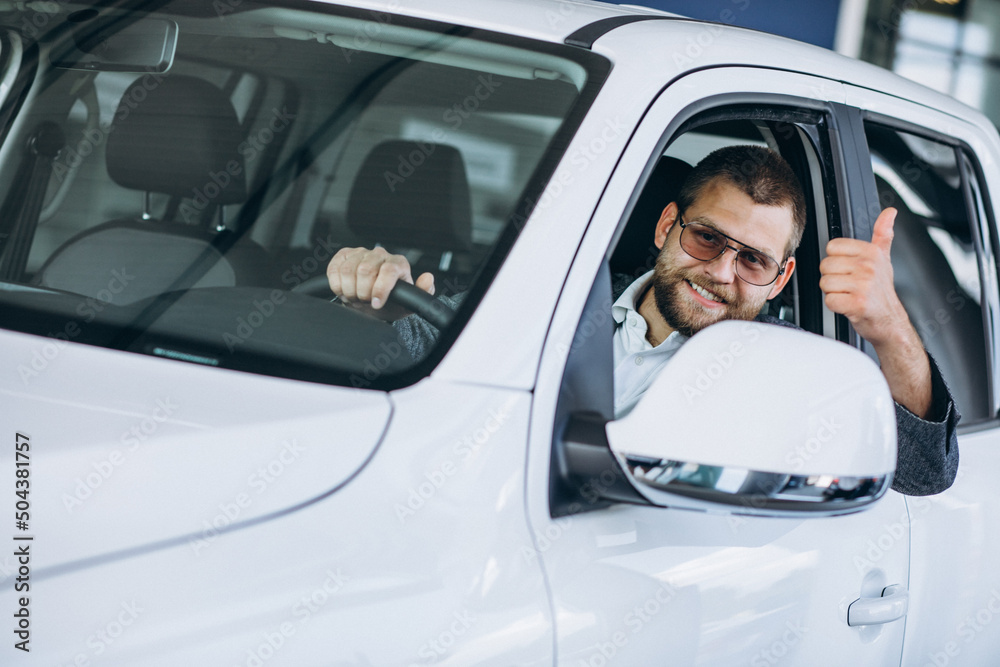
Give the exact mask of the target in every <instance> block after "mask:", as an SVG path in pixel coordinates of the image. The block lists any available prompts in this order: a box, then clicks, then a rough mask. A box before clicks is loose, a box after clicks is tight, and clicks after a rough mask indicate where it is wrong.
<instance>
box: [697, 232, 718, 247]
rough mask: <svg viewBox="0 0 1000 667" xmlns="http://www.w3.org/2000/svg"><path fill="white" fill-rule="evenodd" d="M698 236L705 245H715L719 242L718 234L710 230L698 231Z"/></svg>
mask: <svg viewBox="0 0 1000 667" xmlns="http://www.w3.org/2000/svg"><path fill="white" fill-rule="evenodd" d="M698 236H699V237H701V240H702V242H703V243H705V244H707V245H715V244H716V243H718V242H719V236H718V235H717V234H713V233H712V232H699V233H698Z"/></svg>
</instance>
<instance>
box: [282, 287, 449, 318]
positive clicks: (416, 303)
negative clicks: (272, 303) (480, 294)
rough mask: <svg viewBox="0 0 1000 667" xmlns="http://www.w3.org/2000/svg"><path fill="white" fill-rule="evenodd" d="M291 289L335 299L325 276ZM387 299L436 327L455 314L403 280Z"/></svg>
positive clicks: (440, 302) (331, 299)
mask: <svg viewBox="0 0 1000 667" xmlns="http://www.w3.org/2000/svg"><path fill="white" fill-rule="evenodd" d="M291 291H292V292H297V293H299V294H305V295H306V296H314V297H318V298H330V301H334V300H335V299H336V297H333V296H332V295H333V293H332V292H331V291H330V282H329V280H327V277H326V276H313V277H312V278H307V279H306V280H304V281H303V282H301V283H299V284H298V285H296V286H295V287H293V288H292V289H291ZM389 301H390V302H391V303H395V304H396V305H397V306H400V307H402V308H404V309H406V310H408V311H409V312H411V313H415V314H417V315H419V316H420V317H422V318H424V319H425V320H427V321H428V322H430V323H431V324H433V325H434V326H435V327H437V328H438V329H443V328H445V327H446V326H448V324H449V323H450V322H451V318H452V317H453V316H454V315H455V311H454V310H452V309H451V308H450V307H449V306H448V305H447V304H445V303H444V302H443V301H439V300H437V299H435V298H434V297H433V296H431V295H430V294H428V293H427V292H425V291H423V290H422V289H420V288H419V287H415V286H414V285H411V284H410V283H405V282H403V281H399V282H397V283H396V285H395V287H393V288H392V291H391V292H389Z"/></svg>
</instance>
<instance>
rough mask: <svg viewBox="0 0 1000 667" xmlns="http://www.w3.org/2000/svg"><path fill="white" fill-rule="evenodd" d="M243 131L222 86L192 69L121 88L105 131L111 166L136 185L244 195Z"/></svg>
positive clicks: (231, 200) (119, 179) (223, 197)
mask: <svg viewBox="0 0 1000 667" xmlns="http://www.w3.org/2000/svg"><path fill="white" fill-rule="evenodd" d="M242 140H243V132H242V130H241V128H240V122H239V119H238V118H237V117H236V110H235V109H233V105H232V103H231V102H230V101H229V99H228V98H227V97H226V95H225V93H223V92H222V91H221V90H220V89H219V88H217V87H215V86H214V85H212V84H210V83H208V82H207V81H204V80H202V79H197V78H194V77H190V76H183V75H172V76H168V77H164V78H162V79H160V80H159V81H156V80H155V79H151V77H148V76H147V77H142V78H140V79H137V80H136V81H135V82H134V83H132V85H130V86H129V87H128V89H127V90H126V91H125V94H124V95H122V99H121V102H120V103H119V105H118V110H117V111H116V112H115V120H114V127H113V131H112V132H111V134H110V135H108V144H107V163H108V174H109V175H110V176H111V178H112V179H113V180H114V181H115V182H116V183H118V184H119V185H121V186H123V187H126V188H130V189H132V190H143V191H146V192H161V193H165V194H169V195H172V196H180V197H197V196H198V193H201V196H202V197H204V198H207V199H208V200H209V202H210V203H211V204H215V205H224V204H236V203H239V202H242V201H244V200H245V199H246V197H247V191H246V173H245V171H246V170H245V165H244V162H243V156H242V154H241V153H240V151H239V148H238V147H239V145H240V142H241V141H242Z"/></svg>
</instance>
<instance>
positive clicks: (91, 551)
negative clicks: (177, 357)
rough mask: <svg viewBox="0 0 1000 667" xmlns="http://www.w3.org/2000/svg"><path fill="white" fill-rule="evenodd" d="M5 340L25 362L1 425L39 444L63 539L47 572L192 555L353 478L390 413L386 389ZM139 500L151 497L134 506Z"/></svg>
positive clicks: (46, 523)
mask: <svg viewBox="0 0 1000 667" xmlns="http://www.w3.org/2000/svg"><path fill="white" fill-rule="evenodd" d="M0 338H2V340H3V342H2V345H3V347H4V349H5V350H6V351H7V353H9V354H14V355H17V356H18V357H20V358H22V359H26V360H30V361H28V362H27V363H26V364H21V365H19V366H18V367H17V368H16V369H14V372H13V373H9V374H7V375H5V376H4V383H3V386H2V387H0V392H2V393H3V395H4V397H5V398H4V400H3V401H2V407H0V420H2V422H3V423H4V424H7V425H10V427H11V428H17V429H22V430H23V431H25V432H26V433H27V435H29V436H30V437H31V439H32V441H33V442H34V448H33V449H34V451H35V452H36V462H37V465H38V466H39V468H40V469H44V470H45V471H46V473H45V478H46V486H47V489H48V491H50V492H46V493H39V494H37V496H36V497H35V503H34V504H35V509H36V512H37V515H36V516H37V517H38V518H37V521H36V523H35V524H34V525H35V528H36V529H37V530H38V531H39V532H40V533H41V534H45V535H51V536H53V539H56V540H58V542H54V543H53V544H52V545H51V546H52V548H51V549H45V550H44V551H43V552H42V553H40V554H39V557H38V559H37V560H36V561H35V565H36V567H38V568H40V569H48V568H54V567H59V566H66V565H69V564H72V563H75V562H77V561H85V560H89V559H99V558H100V557H101V556H106V555H109V554H114V553H116V552H121V551H127V550H133V549H140V550H141V549H142V548H148V547H152V546H156V545H162V544H163V543H165V542H166V543H169V542H178V541H180V542H182V543H184V542H186V541H188V540H189V541H190V543H191V544H192V546H193V548H195V549H196V550H197V549H198V548H200V546H201V545H207V544H208V543H210V542H212V541H215V540H216V539H217V538H218V535H219V532H220V531H225V530H227V529H229V528H230V527H235V526H238V525H240V524H243V523H245V522H247V521H251V520H255V519H260V518H261V517H265V516H268V515H272V516H273V515H277V514H280V513H281V512H283V511H286V510H289V509H292V508H295V507H297V506H300V505H302V504H304V503H308V502H311V501H314V500H316V499H317V498H320V497H322V496H324V495H326V494H329V493H330V492H331V491H333V490H334V489H336V488H337V487H339V486H341V485H343V484H344V483H346V482H347V481H348V480H349V479H350V478H351V477H352V476H353V475H355V474H357V472H358V470H359V469H360V468H361V467H362V466H363V465H364V464H365V463H366V462H367V461H368V459H369V458H370V457H371V456H372V454H373V453H374V451H375V449H376V448H377V446H378V444H379V442H380V441H381V439H382V436H383V434H384V431H385V429H386V426H387V425H388V423H389V418H390V414H391V409H390V403H389V400H388V398H387V396H386V394H384V393H379V392H364V391H361V390H356V389H349V388H343V387H329V386H324V385H317V384H309V383H303V382H293V381H289V380H281V379H278V378H268V377H264V376H259V375H253V374H244V373H237V374H235V376H234V374H233V372H232V371H221V370H218V369H213V368H206V367H204V366H201V365H195V364H177V363H176V362H173V361H169V360H164V359H157V358H155V357H148V356H143V355H134V354H121V353H116V352H112V351H109V350H103V349H101V348H97V347H93V346H89V345H79V344H75V343H70V342H62V341H53V340H52V339H45V338H40V337H37V336H27V335H17V334H12V333H10V332H7V331H3V332H0ZM93 369H99V370H98V371H96V372H95V371H94V370H93ZM346 416H350V418H349V419H346V418H345V417H346ZM223 433H224V434H225V437H221V434H223ZM7 454H9V452H5V453H4V455H5V457H6V456H7ZM319 470H322V471H323V472H324V474H322V475H317V474H316V471H319ZM279 481H280V483H278V482H279ZM144 497H147V498H150V499H154V498H155V499H156V502H154V503H152V504H151V505H149V506H148V507H145V508H143V509H142V510H141V511H139V510H138V508H137V505H136V501H137V500H138V499H139V498H144Z"/></svg>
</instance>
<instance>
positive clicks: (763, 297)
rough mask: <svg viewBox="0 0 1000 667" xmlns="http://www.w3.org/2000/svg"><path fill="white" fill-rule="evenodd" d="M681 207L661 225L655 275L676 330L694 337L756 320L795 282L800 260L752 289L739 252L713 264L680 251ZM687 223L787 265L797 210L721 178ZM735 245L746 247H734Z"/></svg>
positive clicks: (660, 300) (663, 310)
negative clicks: (726, 323)
mask: <svg viewBox="0 0 1000 667" xmlns="http://www.w3.org/2000/svg"><path fill="white" fill-rule="evenodd" d="M677 214H678V210H677V206H676V204H673V203H671V204H670V205H669V206H667V208H666V209H664V211H663V215H662V216H661V217H660V220H659V222H658V223H657V226H656V237H655V242H656V244H657V246H658V247H659V248H660V254H659V256H658V257H657V261H656V267H655V269H654V274H653V284H652V288H653V296H654V298H655V300H656V306H657V310H659V312H660V314H661V315H662V316H663V318H664V319H665V320H666V322H667V324H668V325H669V326H670V327H671V328H672V329H674V330H676V331H679V332H681V333H682V334H684V335H687V336H692V335H694V334H696V333H697V332H699V331H701V330H702V329H704V328H705V327H707V326H708V325H710V324H714V323H716V322H719V321H721V320H752V319H753V318H754V317H756V316H757V314H758V313H759V312H760V309H761V308H762V307H763V306H764V303H765V302H766V301H767V300H768V299H772V298H774V297H775V296H777V294H778V292H780V291H781V289H782V288H783V287H784V286H785V283H787V282H788V279H789V278H790V277H791V273H792V270H793V269H794V266H795V259H794V258H789V259H788V263H787V264H786V266H785V272H784V273H783V274H782V275H780V276H778V279H777V280H776V281H775V282H773V283H772V284H770V285H765V286H757V285H751V284H749V283H747V282H745V281H744V280H742V279H741V278H740V277H739V276H737V275H736V264H735V262H734V258H735V253H734V252H733V251H731V250H728V249H727V250H726V251H725V252H723V253H722V255H720V256H719V257H717V258H715V259H713V260H710V261H707V262H705V261H701V260H698V259H695V258H694V257H691V256H690V255H688V254H687V253H686V252H685V251H684V250H683V248H681V246H680V235H681V228H680V225H679V224H675V221H677ZM683 214H684V222H685V223H687V224H690V223H695V222H697V223H701V224H703V225H707V226H709V227H712V228H714V229H716V230H717V231H720V232H722V233H723V234H726V235H727V236H731V237H732V238H734V239H736V240H737V241H739V242H740V243H743V244H745V245H747V246H750V247H752V248H755V249H757V250H760V251H762V252H764V253H766V254H768V255H770V256H771V257H773V258H774V259H775V260H776V261H778V263H779V264H780V263H781V260H782V258H783V257H784V253H785V246H786V244H787V243H788V239H789V238H790V237H791V235H792V227H793V220H792V208H791V206H790V205H788V206H762V205H760V204H755V203H754V202H753V200H752V199H750V197H749V196H747V195H746V194H744V193H743V192H742V191H740V190H739V189H738V188H736V187H735V186H733V185H732V184H730V183H729V182H728V181H725V180H722V179H716V180H714V181H711V182H710V183H709V184H708V185H707V186H706V187H705V188H703V190H702V193H701V196H700V197H698V199H697V200H696V201H695V202H694V203H693V204H692V205H691V206H690V208H688V209H687V210H686V211H684V212H683ZM729 244H730V245H732V246H735V247H740V246H739V245H738V244H735V243H733V242H732V241H730V242H729Z"/></svg>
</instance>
